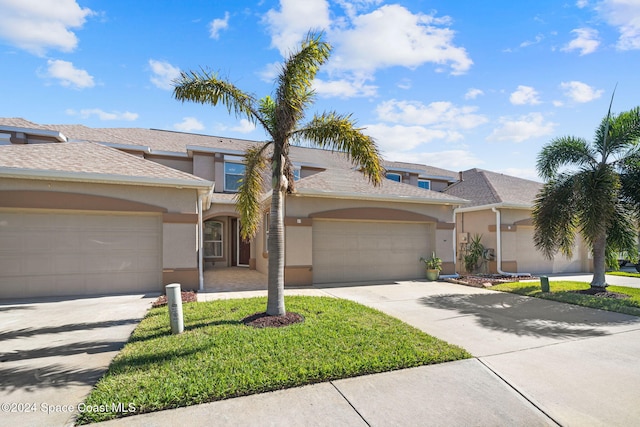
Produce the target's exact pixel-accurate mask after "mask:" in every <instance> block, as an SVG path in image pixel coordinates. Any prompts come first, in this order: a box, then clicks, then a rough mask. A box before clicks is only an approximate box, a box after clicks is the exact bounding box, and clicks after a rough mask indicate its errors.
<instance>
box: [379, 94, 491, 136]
mask: <svg viewBox="0 0 640 427" xmlns="http://www.w3.org/2000/svg"><path fill="white" fill-rule="evenodd" d="M477 109H478V108H477V107H469V106H463V107H456V106H455V105H453V104H452V103H451V102H446V101H439V102H432V103H430V104H428V105H425V104H423V103H421V102H419V101H397V100H395V99H392V100H390V101H385V102H383V103H381V104H379V105H378V106H377V107H376V113H377V115H378V118H379V120H382V121H386V122H392V123H401V124H405V125H421V126H431V127H433V128H437V129H450V130H452V131H453V130H457V129H472V128H474V127H477V126H480V125H482V124H484V123H486V122H487V118H486V117H485V116H483V115H481V114H476V111H477Z"/></svg>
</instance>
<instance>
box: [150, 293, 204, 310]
mask: <svg viewBox="0 0 640 427" xmlns="http://www.w3.org/2000/svg"><path fill="white" fill-rule="evenodd" d="M181 296H182V302H183V303H185V302H197V301H198V294H196V293H195V292H194V291H182V292H181ZM167 303H168V301H167V296H166V295H160V296H159V297H158V299H157V300H155V301H154V302H153V304H152V306H153V307H162V306H163V305H167Z"/></svg>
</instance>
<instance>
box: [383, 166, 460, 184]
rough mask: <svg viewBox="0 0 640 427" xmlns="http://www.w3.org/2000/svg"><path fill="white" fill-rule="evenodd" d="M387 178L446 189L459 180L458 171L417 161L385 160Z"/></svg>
mask: <svg viewBox="0 0 640 427" xmlns="http://www.w3.org/2000/svg"><path fill="white" fill-rule="evenodd" d="M384 167H385V169H386V170H387V178H388V179H391V180H393V181H396V182H404V183H406V184H410V185H415V186H418V187H420V188H424V189H426V190H433V191H444V190H445V189H446V188H447V187H449V186H450V185H451V184H454V183H456V182H458V172H453V171H449V170H446V169H440V168H436V167H433V166H426V165H420V164H417V163H404V162H390V161H385V162H384Z"/></svg>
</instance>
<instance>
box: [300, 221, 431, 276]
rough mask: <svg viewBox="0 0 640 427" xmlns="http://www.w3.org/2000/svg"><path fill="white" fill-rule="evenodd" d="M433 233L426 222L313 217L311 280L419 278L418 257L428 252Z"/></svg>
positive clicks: (422, 272)
mask: <svg viewBox="0 0 640 427" xmlns="http://www.w3.org/2000/svg"><path fill="white" fill-rule="evenodd" d="M433 236H434V227H433V224H427V223H392V222H351V221H322V220H315V221H314V223H313V281H314V283H330V282H355V281H358V282H359V281H367V280H372V281H377V280H395V279H415V278H422V277H424V268H423V266H422V264H421V263H420V261H419V259H420V257H421V256H425V255H427V254H430V253H431V249H430V248H431V247H433Z"/></svg>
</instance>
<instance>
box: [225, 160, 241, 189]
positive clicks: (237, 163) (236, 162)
mask: <svg viewBox="0 0 640 427" xmlns="http://www.w3.org/2000/svg"><path fill="white" fill-rule="evenodd" d="M227 164H234V165H242V167H246V165H245V164H244V163H242V162H239V161H230V160H225V161H224V191H229V192H233V193H237V192H238V190H237V189H232V188H231V189H230V188H228V187H227V175H231V176H240V177H241V178H243V177H244V172H242V174H240V175H238V174H231V173H229V174H228V173H227Z"/></svg>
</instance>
